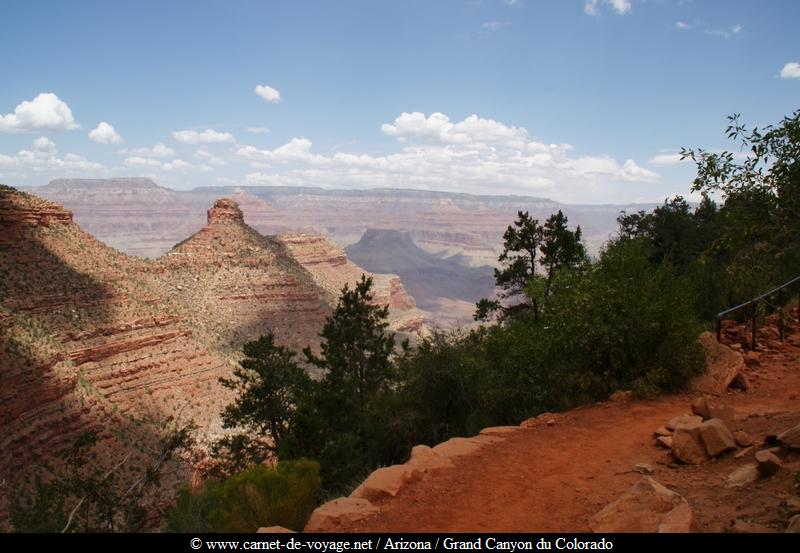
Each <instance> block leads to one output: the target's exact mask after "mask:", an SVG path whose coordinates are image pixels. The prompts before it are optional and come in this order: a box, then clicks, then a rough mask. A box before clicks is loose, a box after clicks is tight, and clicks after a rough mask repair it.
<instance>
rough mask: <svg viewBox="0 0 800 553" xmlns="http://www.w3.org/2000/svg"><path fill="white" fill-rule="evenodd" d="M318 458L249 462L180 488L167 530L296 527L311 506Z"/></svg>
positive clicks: (317, 481)
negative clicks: (196, 485)
mask: <svg viewBox="0 0 800 553" xmlns="http://www.w3.org/2000/svg"><path fill="white" fill-rule="evenodd" d="M319 490H320V477H319V463H317V462H315V461H309V460H307V459H299V460H296V461H282V462H280V463H278V466H277V467H276V468H270V467H267V466H264V465H259V466H255V467H252V468H249V469H247V470H245V471H243V472H240V473H238V474H235V475H233V476H231V477H229V478H227V479H226V480H225V481H224V482H218V481H214V480H210V481H208V482H206V483H205V485H204V486H203V487H202V488H201V489H200V491H198V492H196V493H192V492H191V491H189V490H188V489H185V488H184V489H182V490H181V491H180V492H179V494H178V503H177V504H176V506H175V507H174V508H173V509H172V510H171V511H170V512H169V513H168V515H167V530H168V531H170V532H255V531H256V530H257V529H258V528H259V527H261V526H275V525H277V526H283V527H285V528H289V529H291V530H296V531H300V530H302V529H303V526H305V523H306V521H307V520H308V517H309V516H310V515H311V512H312V511H313V510H314V507H315V506H316V502H317V497H318V494H319Z"/></svg>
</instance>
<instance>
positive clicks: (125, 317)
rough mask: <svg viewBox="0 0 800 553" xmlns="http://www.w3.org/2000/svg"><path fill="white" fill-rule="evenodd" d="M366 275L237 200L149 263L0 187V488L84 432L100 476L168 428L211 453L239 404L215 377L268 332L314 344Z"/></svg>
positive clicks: (400, 317) (388, 293) (327, 247)
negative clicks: (195, 432)
mask: <svg viewBox="0 0 800 553" xmlns="http://www.w3.org/2000/svg"><path fill="white" fill-rule="evenodd" d="M304 264H305V265H307V267H308V268H306V267H304ZM362 272H363V271H362V270H361V269H360V268H358V267H356V266H355V265H353V264H352V263H350V262H349V261H347V259H346V257H345V256H344V252H343V251H342V250H341V249H340V248H337V247H336V246H334V245H333V244H331V243H329V242H327V241H325V240H322V239H320V238H318V237H314V236H302V237H298V236H295V237H288V238H287V237H285V238H283V239H275V238H270V237H265V236H262V235H260V234H259V233H257V232H256V231H255V230H253V229H252V228H250V227H248V226H247V225H246V224H245V222H244V216H243V214H242V211H241V210H240V209H239V207H238V205H237V204H236V203H235V202H234V201H233V200H230V199H221V200H218V201H217V202H215V203H214V205H213V206H212V207H211V209H209V210H208V212H207V221H206V225H205V226H203V227H202V228H201V229H200V230H198V231H197V232H196V233H195V234H194V235H192V236H191V237H190V238H188V239H187V240H185V241H184V242H181V243H180V244H178V245H176V246H175V247H174V248H173V249H172V250H171V251H170V252H169V253H168V254H167V255H165V256H163V257H161V258H159V259H156V260H147V259H141V258H134V257H129V256H127V255H125V254H123V253H120V252H118V251H116V250H113V249H112V248H109V247H108V246H106V245H105V244H103V243H102V242H100V241H98V240H96V239H94V238H93V237H92V236H91V235H89V234H87V233H86V232H84V231H83V230H82V229H81V228H80V227H78V226H77V225H76V224H74V223H73V222H72V214H71V213H70V212H69V211H67V210H65V209H63V208H62V207H60V206H58V205H57V204H54V203H52V202H48V201H45V200H41V199H39V198H36V197H35V196H32V195H28V194H22V193H19V192H17V191H15V190H14V189H10V188H7V187H3V188H0V369H2V371H0V380H1V381H2V385H0V481H3V480H5V481H6V482H8V483H9V484H12V483H15V482H18V481H19V480H20V479H24V478H25V476H26V475H27V472H29V471H30V470H32V469H33V468H34V467H35V466H36V465H38V464H40V463H42V462H45V461H47V462H51V461H53V459H54V457H53V455H55V454H57V453H58V452H60V451H62V450H64V449H65V448H67V447H69V446H70V445H72V444H73V443H74V442H75V440H76V439H77V437H78V436H79V435H80V434H82V433H83V432H86V431H87V430H92V431H95V432H97V433H98V435H99V436H100V442H99V444H98V446H97V447H98V448H99V451H102V452H103V453H102V454H101V455H100V458H101V461H100V465H101V466H102V465H103V463H106V462H108V463H114V462H115V460H117V459H119V458H120V457H121V456H122V455H127V454H131V455H139V456H146V455H147V451H148V450H149V447H150V446H151V445H152V444H153V443H155V441H156V440H157V439H158V437H159V432H160V429H161V426H162V423H163V422H164V421H165V420H166V419H167V418H168V417H176V416H180V417H181V419H182V420H184V421H186V420H189V419H193V420H194V421H195V422H196V423H197V424H198V426H199V428H200V435H199V437H200V439H201V442H202V441H203V440H206V439H208V438H211V437H214V436H216V435H218V434H219V432H220V431H221V426H220V419H219V413H220V411H221V409H222V407H223V406H224V405H225V404H227V403H228V402H229V400H230V397H229V395H228V391H227V390H225V389H223V388H222V387H221V386H220V384H219V378H220V377H221V376H226V375H229V374H230V372H231V370H232V367H233V360H234V359H235V356H236V352H237V350H238V348H239V346H240V345H241V343H243V342H244V341H246V340H249V339H252V338H255V337H257V336H258V335H259V334H262V333H263V332H265V331H267V330H269V331H272V332H274V333H275V334H276V336H277V337H278V340H279V341H280V342H281V343H283V344H285V345H289V346H291V347H294V348H299V347H303V346H306V345H309V344H311V345H313V344H314V343H315V342H316V341H317V339H318V333H319V331H320V330H321V328H322V325H323V323H324V319H325V317H326V316H327V315H328V314H329V313H330V312H331V309H332V307H333V305H335V301H336V296H337V295H338V294H336V293H335V291H336V290H337V289H339V288H341V287H342V286H344V283H345V282H353V281H355V280H356V279H357V278H358V277H360V275H361V273H362ZM377 281H378V283H379V286H378V294H377V300H379V301H384V300H385V301H386V302H387V303H389V304H390V305H391V308H392V317H393V319H392V326H393V328H395V329H396V330H405V331H410V332H416V333H420V332H421V331H422V330H423V327H422V319H421V317H420V316H419V315H418V312H417V311H416V309H415V308H414V305H413V300H411V299H410V298H409V297H408V295H407V294H405V291H404V290H403V288H402V285H401V284H400V283H399V282H398V281H397V278H396V277H392V276H379V277H378V278H377ZM7 499H8V497H7V496H6V495H3V494H2V493H0V515H2V513H3V512H7V509H6V507H7V505H6V504H4V502H5V501H7ZM0 519H2V516H0ZM1 522H2V520H0V523H1Z"/></svg>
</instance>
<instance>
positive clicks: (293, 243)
mask: <svg viewBox="0 0 800 553" xmlns="http://www.w3.org/2000/svg"><path fill="white" fill-rule="evenodd" d="M277 240H279V241H280V242H281V243H283V244H284V245H285V246H286V248H287V249H288V250H289V252H290V253H291V255H292V256H293V257H294V258H295V259H296V260H297V261H298V262H299V263H300V264H301V265H302V266H303V267H304V268H305V269H306V270H308V272H310V273H311V276H312V277H313V278H314V282H315V283H316V284H317V286H319V287H320V288H322V289H323V290H324V291H325V292H326V293H327V296H328V300H329V301H330V303H331V305H335V303H336V301H337V300H338V297H339V294H340V293H341V291H342V289H343V288H344V286H345V284H349V285H350V286H351V287H352V286H353V285H354V284H355V283H356V282H357V281H358V280H359V279H360V278H361V275H363V274H366V275H367V276H372V277H373V282H374V286H373V302H374V303H375V304H376V305H388V306H389V328H390V329H391V330H393V331H395V332H405V333H409V334H415V335H417V336H424V335H426V334H427V328H425V322H424V317H423V314H422V312H421V311H420V310H419V309H417V305H416V303H415V302H414V298H412V297H411V296H409V295H408V293H407V292H406V290H405V288H404V287H403V284H402V282H401V281H400V277H398V276H397V275H384V274H373V273H370V272H369V271H365V270H364V269H362V268H361V267H359V266H358V265H356V264H355V263H353V262H352V261H350V260H348V259H347V255H346V254H345V251H344V249H342V248H341V247H340V246H338V245H336V244H334V243H333V242H331V241H330V240H328V239H327V238H325V237H324V236H319V235H312V234H282V235H280V236H278V237H277Z"/></svg>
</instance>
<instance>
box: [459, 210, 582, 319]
mask: <svg viewBox="0 0 800 553" xmlns="http://www.w3.org/2000/svg"><path fill="white" fill-rule="evenodd" d="M498 261H500V262H501V263H502V264H503V268H502V269H495V270H494V277H495V283H496V284H497V286H499V287H501V288H503V290H504V293H503V296H504V297H505V298H511V299H512V300H515V301H517V303H515V304H513V305H511V306H510V307H502V306H501V305H500V303H499V302H497V301H493V300H489V299H486V298H484V299H482V300H480V301H479V302H478V304H477V306H476V311H475V315H474V318H475V320H478V321H485V320H488V319H489V318H490V317H491V316H492V314H493V313H495V312H498V311H499V312H502V315H503V317H509V316H511V315H517V314H519V313H523V312H525V311H526V310H528V309H527V308H530V310H532V312H533V316H534V318H538V317H539V314H540V308H541V306H542V303H544V302H546V301H548V300H549V298H550V296H551V295H552V293H553V279H554V277H555V276H556V273H557V272H559V271H562V270H573V269H576V268H578V267H580V266H582V265H584V264H585V263H586V262H587V261H588V258H587V256H586V248H585V247H584V245H583V243H582V242H581V228H580V227H578V228H577V229H576V230H575V231H571V230H569V228H568V227H567V218H566V216H564V214H563V213H562V212H561V210H559V211H558V213H554V214H553V215H551V216H550V217H549V218H548V219H547V221H545V223H544V225H540V224H539V221H537V220H536V219H532V218H531V217H530V215H529V214H528V212H522V211H520V212H518V213H517V220H516V221H514V224H513V225H509V226H508V228H507V229H506V231H505V233H504V234H503V252H502V253H501V254H500V257H498ZM539 266H542V267H543V270H544V273H545V274H544V276H540V275H539V274H538V271H537V269H538V267H539ZM519 300H527V301H522V302H519ZM528 301H529V302H530V303H528Z"/></svg>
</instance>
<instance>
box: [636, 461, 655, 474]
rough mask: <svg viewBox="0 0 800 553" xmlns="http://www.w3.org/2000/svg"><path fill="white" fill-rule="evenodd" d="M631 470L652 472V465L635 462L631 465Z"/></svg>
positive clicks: (643, 472) (645, 472)
mask: <svg viewBox="0 0 800 553" xmlns="http://www.w3.org/2000/svg"><path fill="white" fill-rule="evenodd" d="M633 471H634V472H638V473H639V474H653V465H648V464H647V463H636V464H635V465H633Z"/></svg>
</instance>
